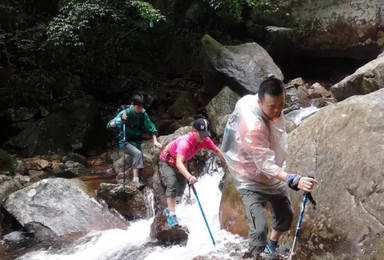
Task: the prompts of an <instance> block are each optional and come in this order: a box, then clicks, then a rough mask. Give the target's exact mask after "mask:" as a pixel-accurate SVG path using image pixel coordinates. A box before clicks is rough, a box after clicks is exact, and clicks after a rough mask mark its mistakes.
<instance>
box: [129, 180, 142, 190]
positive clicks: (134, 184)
mask: <svg viewBox="0 0 384 260" xmlns="http://www.w3.org/2000/svg"><path fill="white" fill-rule="evenodd" d="M132 185H133V186H135V187H136V188H138V189H141V188H143V187H144V186H145V185H144V184H143V183H142V182H141V181H140V180H133V181H132Z"/></svg>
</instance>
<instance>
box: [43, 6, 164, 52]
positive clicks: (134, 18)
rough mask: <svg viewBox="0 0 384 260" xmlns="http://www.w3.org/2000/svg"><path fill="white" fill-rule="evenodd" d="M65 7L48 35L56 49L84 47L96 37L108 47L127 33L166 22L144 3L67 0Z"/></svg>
mask: <svg viewBox="0 0 384 260" xmlns="http://www.w3.org/2000/svg"><path fill="white" fill-rule="evenodd" d="M61 5H62V6H61V8H60V11H59V15H58V16H57V17H55V18H54V19H53V21H52V22H51V23H50V24H49V27H48V32H47V34H48V40H47V42H48V43H50V44H53V45H54V46H62V47H69V46H72V47H84V46H86V45H87V44H89V43H91V42H92V39H95V38H96V39H98V40H103V39H104V40H107V41H110V42H104V43H107V44H108V43H111V42H113V41H111V40H112V39H115V40H116V39H118V38H119V37H121V35H124V34H126V33H127V31H128V32H133V31H135V30H146V29H147V28H148V25H149V24H150V23H153V22H159V21H160V20H165V18H164V16H163V15H161V14H160V12H159V11H158V10H156V9H154V8H153V7H152V5H151V4H149V3H147V2H144V1H132V0H127V1H124V0H107V1H105V0H86V1H82V0H63V1H62V2H61ZM99 36H102V37H101V38H100V37H99ZM105 36H108V37H105Z"/></svg>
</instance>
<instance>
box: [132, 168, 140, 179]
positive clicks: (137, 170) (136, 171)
mask: <svg viewBox="0 0 384 260" xmlns="http://www.w3.org/2000/svg"><path fill="white" fill-rule="evenodd" d="M133 177H137V178H139V169H133Z"/></svg>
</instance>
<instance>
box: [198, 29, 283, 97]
mask: <svg viewBox="0 0 384 260" xmlns="http://www.w3.org/2000/svg"><path fill="white" fill-rule="evenodd" d="M202 42H203V49H204V54H205V55H204V70H203V77H204V84H205V87H206V88H207V89H206V91H207V93H208V95H211V96H215V95H216V94H217V93H218V92H219V91H220V90H221V89H222V88H223V87H224V86H228V87H230V88H231V89H233V90H235V91H236V92H238V93H240V94H247V93H257V92H258V89H259V85H260V83H261V82H262V81H263V80H264V79H266V78H267V77H268V76H269V75H271V74H273V75H275V76H276V77H277V78H279V79H281V80H283V79H284V76H283V74H282V72H281V70H280V69H279V67H278V66H277V65H276V64H275V63H274V62H273V60H272V58H271V56H269V54H268V53H267V52H266V51H265V50H264V49H263V48H262V47H261V46H260V45H258V44H257V43H254V42H253V43H246V44H242V45H238V46H223V45H221V44H220V43H218V42H217V41H216V40H215V39H213V38H212V37H210V36H209V35H205V36H204V37H203V39H202Z"/></svg>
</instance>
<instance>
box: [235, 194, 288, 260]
mask: <svg viewBox="0 0 384 260" xmlns="http://www.w3.org/2000/svg"><path fill="white" fill-rule="evenodd" d="M239 192H240V194H241V198H242V201H243V204H244V207H245V211H246V213H247V219H248V227H249V247H250V251H251V252H252V253H261V252H263V250H264V247H265V245H266V244H267V235H268V224H267V216H266V215H265V206H266V205H268V209H269V211H270V212H271V215H272V227H273V229H274V230H276V231H281V232H283V231H287V230H288V229H289V228H290V227H291V222H292V219H293V211H292V206H291V201H290V199H289V197H288V194H287V192H283V193H282V194H276V195H270V194H264V193H261V192H255V191H251V190H247V189H240V190H239Z"/></svg>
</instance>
